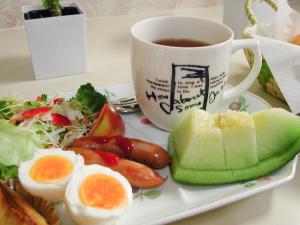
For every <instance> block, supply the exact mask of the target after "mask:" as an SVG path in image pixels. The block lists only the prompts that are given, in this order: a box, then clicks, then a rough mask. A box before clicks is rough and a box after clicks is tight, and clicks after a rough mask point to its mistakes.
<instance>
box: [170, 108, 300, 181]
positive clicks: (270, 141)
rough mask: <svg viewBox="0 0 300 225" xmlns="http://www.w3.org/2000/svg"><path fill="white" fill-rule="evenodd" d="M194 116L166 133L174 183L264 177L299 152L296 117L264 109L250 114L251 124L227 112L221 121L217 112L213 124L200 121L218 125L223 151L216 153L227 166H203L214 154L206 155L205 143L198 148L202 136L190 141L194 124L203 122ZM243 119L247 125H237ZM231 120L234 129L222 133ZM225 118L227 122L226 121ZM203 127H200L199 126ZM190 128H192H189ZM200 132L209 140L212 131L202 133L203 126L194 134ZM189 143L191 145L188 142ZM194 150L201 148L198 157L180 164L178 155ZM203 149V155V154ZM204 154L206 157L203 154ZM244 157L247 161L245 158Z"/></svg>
mask: <svg viewBox="0 0 300 225" xmlns="http://www.w3.org/2000/svg"><path fill="white" fill-rule="evenodd" d="M199 110H200V109H199ZM229 113H230V112H229ZM197 115H199V113H196V112H193V115H191V117H190V118H189V119H188V120H186V121H185V119H184V120H183V121H185V123H181V124H180V125H179V126H180V127H179V129H178V128H176V129H175V130H174V131H173V132H171V134H170V136H169V145H168V151H169V153H170V155H171V157H172V163H171V173H172V177H173V179H174V180H175V181H177V182H181V183H186V184H193V185H199V184H202V185H212V184H226V183H232V182H239V181H246V180H251V179H255V178H258V177H261V176H265V175H267V174H268V173H270V172H272V171H274V170H276V169H278V168H280V167H282V166H284V165H285V164H286V163H287V162H288V161H290V160H291V159H292V158H293V157H294V156H295V155H296V154H297V153H298V152H300V118H299V117H296V116H295V115H293V114H291V113H289V112H287V111H285V110H282V109H268V110H263V111H260V112H257V113H254V114H253V118H254V122H255V125H253V121H252V120H251V119H249V117H248V116H245V117H242V118H235V117H234V116H230V115H229V118H227V119H226V120H224V121H221V119H220V118H218V117H220V116H221V115H217V116H215V124H214V125H212V123H211V122H209V123H207V121H206V122H204V124H206V125H205V126H207V127H208V128H207V129H208V130H209V129H212V128H213V129H218V126H219V127H221V128H222V131H223V132H222V136H223V147H224V149H225V154H224V153H221V154H220V155H221V156H222V157H224V158H225V166H227V168H225V169H224V168H222V167H223V166H224V165H223V164H222V167H218V165H209V166H206V165H207V163H206V162H205V161H206V160H210V161H211V162H213V161H214V159H213V157H214V156H210V154H209V151H210V149H209V146H210V145H209V143H208V144H207V145H205V146H206V147H205V148H202V146H203V144H202V143H203V142H204V139H205V137H202V138H201V142H197V141H196V140H193V138H195V137H197V136H194V134H193V133H192V132H194V131H199V130H201V129H199V130H198V129H197V128H196V127H195V126H196V125H194V124H197V123H200V124H202V123H203V122H201V121H199V119H195V118H194V116H197ZM201 115H205V114H201ZM187 117H188V116H187ZM202 118H203V117H202ZM205 118H210V117H209V114H206V117H205ZM243 118H244V119H245V121H244V122H245V124H247V126H245V128H243V126H241V124H243ZM231 119H233V120H234V121H236V123H238V124H239V126H236V130H234V129H233V130H226V131H225V132H224V128H226V129H227V128H228V127H232V126H231V125H230V124H234V121H231V122H230V120H231ZM196 121H197V123H196ZM209 121H210V119H209ZM228 121H229V122H230V123H228ZM251 121H252V122H251ZM187 122H188V123H187ZM184 124H186V125H184ZM187 124H189V126H187ZM208 125H210V126H208ZM205 126H202V128H203V127H205ZM192 127H193V129H191V130H190V128H192ZM233 127H235V126H233ZM254 127H255V133H256V146H255V143H254V141H253V140H255V138H254V137H253V128H254ZM181 129H183V130H181ZM226 132H227V133H226ZM201 134H202V135H205V136H207V134H209V135H208V142H209V141H211V140H213V138H212V137H211V135H212V134H210V133H209V132H205V129H203V131H202V130H201V133H200V132H199V133H198V134H197V135H201ZM245 142H247V143H248V144H249V143H250V145H252V147H251V148H248V147H247V148H246V147H245ZM189 143H193V144H192V145H189ZM199 143H200V144H199ZM228 143H229V144H228ZM186 146H189V147H186ZM213 146H214V144H213ZM238 146H241V149H244V151H245V155H246V157H244V156H243V154H241V153H242V152H241V151H239V149H237V150H236V148H235V147H238ZM192 148H193V149H192ZM198 149H201V150H200V151H202V152H201V155H202V156H203V157H199V158H198V160H194V159H192V160H191V164H192V165H193V166H190V165H189V162H188V160H186V161H185V162H184V164H182V163H181V161H182V158H181V157H182V156H184V157H185V155H186V153H185V151H186V152H188V154H190V156H189V158H192V155H194V154H196V153H195V152H198V151H199V150H198ZM196 150H197V151H196ZM205 152H206V153H207V154H205ZM220 152H221V151H220ZM234 153H236V155H235V156H234V155H233V154H234ZM231 154H232V155H231ZM205 155H207V156H210V157H204V156H205ZM215 155H216V156H215V157H217V160H215V161H216V162H221V161H222V160H221V159H219V156H220V155H217V154H215ZM189 158H187V159H189ZM245 158H246V159H251V160H249V161H245ZM239 159H241V160H242V161H243V163H241V164H239V163H240V162H239ZM197 163H198V164H202V165H205V166H202V167H196V166H195V165H196V164H197ZM216 168H217V169H216ZM228 168H230V169H228Z"/></svg>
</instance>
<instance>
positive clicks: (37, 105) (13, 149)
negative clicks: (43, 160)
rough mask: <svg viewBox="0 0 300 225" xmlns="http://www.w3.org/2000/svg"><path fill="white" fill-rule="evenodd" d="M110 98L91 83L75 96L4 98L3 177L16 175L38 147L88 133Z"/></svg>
mask: <svg viewBox="0 0 300 225" xmlns="http://www.w3.org/2000/svg"><path fill="white" fill-rule="evenodd" d="M106 100H107V98H106V96H105V95H102V94H101V93H99V92H97V91H96V90H95V88H94V87H93V86H92V85H91V84H90V83H87V84H84V85H82V86H80V88H79V89H78V90H77V92H76V94H75V96H74V97H73V98H71V99H65V98H63V97H60V96H53V97H49V96H47V95H46V94H42V95H40V96H37V97H36V99H35V100H28V99H24V98H21V97H19V96H7V97H3V98H2V99H0V143H1V145H0V179H2V180H6V179H9V178H14V177H16V176H17V167H18V165H19V163H20V162H22V161H24V160H27V159H30V158H31V157H32V154H33V152H34V151H35V150H36V149H38V148H46V147H66V146H68V145H70V144H71V143H72V142H73V141H74V139H75V138H77V137H80V136H83V135H85V134H86V133H87V132H88V131H89V129H90V127H91V126H92V123H93V121H94V120H95V118H96V117H97V116H98V114H99V111H100V109H101V108H102V106H103V105H104V103H105V102H106Z"/></svg>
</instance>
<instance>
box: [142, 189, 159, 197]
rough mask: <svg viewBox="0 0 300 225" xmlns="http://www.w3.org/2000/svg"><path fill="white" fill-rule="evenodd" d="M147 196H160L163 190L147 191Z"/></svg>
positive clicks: (145, 193)
mask: <svg viewBox="0 0 300 225" xmlns="http://www.w3.org/2000/svg"><path fill="white" fill-rule="evenodd" d="M143 194H144V196H145V197H147V198H149V199H155V198H157V197H158V196H160V194H161V191H159V190H150V191H146V192H144V193H143Z"/></svg>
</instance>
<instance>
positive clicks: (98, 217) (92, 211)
mask: <svg viewBox="0 0 300 225" xmlns="http://www.w3.org/2000/svg"><path fill="white" fill-rule="evenodd" d="M94 174H105V175H108V176H111V177H113V178H115V179H117V180H118V181H119V182H120V183H121V185H122V186H123V187H124V190H125V193H126V196H125V197H126V198H127V199H126V201H125V202H124V204H123V205H121V206H119V207H118V208H113V209H101V208H98V207H91V206H86V205H84V204H83V203H82V201H81V200H80V197H79V189H80V186H81V183H82V182H83V181H84V179H85V178H86V177H88V176H90V175H94ZM131 204H132V188H131V186H130V184H129V182H128V181H127V179H126V178H125V177H123V176H122V175H121V174H119V173H118V172H115V171H113V170H111V169H110V168H107V167H104V166H100V165H89V166H83V167H81V168H80V169H79V170H77V171H76V172H75V174H74V175H73V177H72V178H71V179H70V182H69V184H68V186H67V188H66V192H65V205H66V209H67V211H68V214H69V216H70V217H71V218H72V220H73V221H74V222H75V223H76V224H78V225H110V224H115V222H116V221H117V220H118V219H119V218H120V217H121V216H122V215H123V214H124V212H125V211H126V210H127V208H128V207H129V206H130V205H131Z"/></svg>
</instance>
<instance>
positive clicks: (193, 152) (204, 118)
mask: <svg viewBox="0 0 300 225" xmlns="http://www.w3.org/2000/svg"><path fill="white" fill-rule="evenodd" d="M173 133H174V137H175V138H174V140H175V145H176V146H177V148H176V150H177V152H176V154H178V158H179V164H180V165H181V166H182V167H183V168H187V169H212V170H213V169H225V156H224V148H223V138H222V132H221V129H219V128H217V127H216V126H215V122H214V118H213V116H212V115H210V114H209V113H208V112H206V111H203V110H199V109H197V108H193V109H191V110H190V112H189V113H188V114H187V116H186V117H185V118H184V119H183V120H182V121H181V122H180V123H179V125H178V126H177V127H176V129H175V130H174V132H173ZM199 162H200V163H199Z"/></svg>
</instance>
